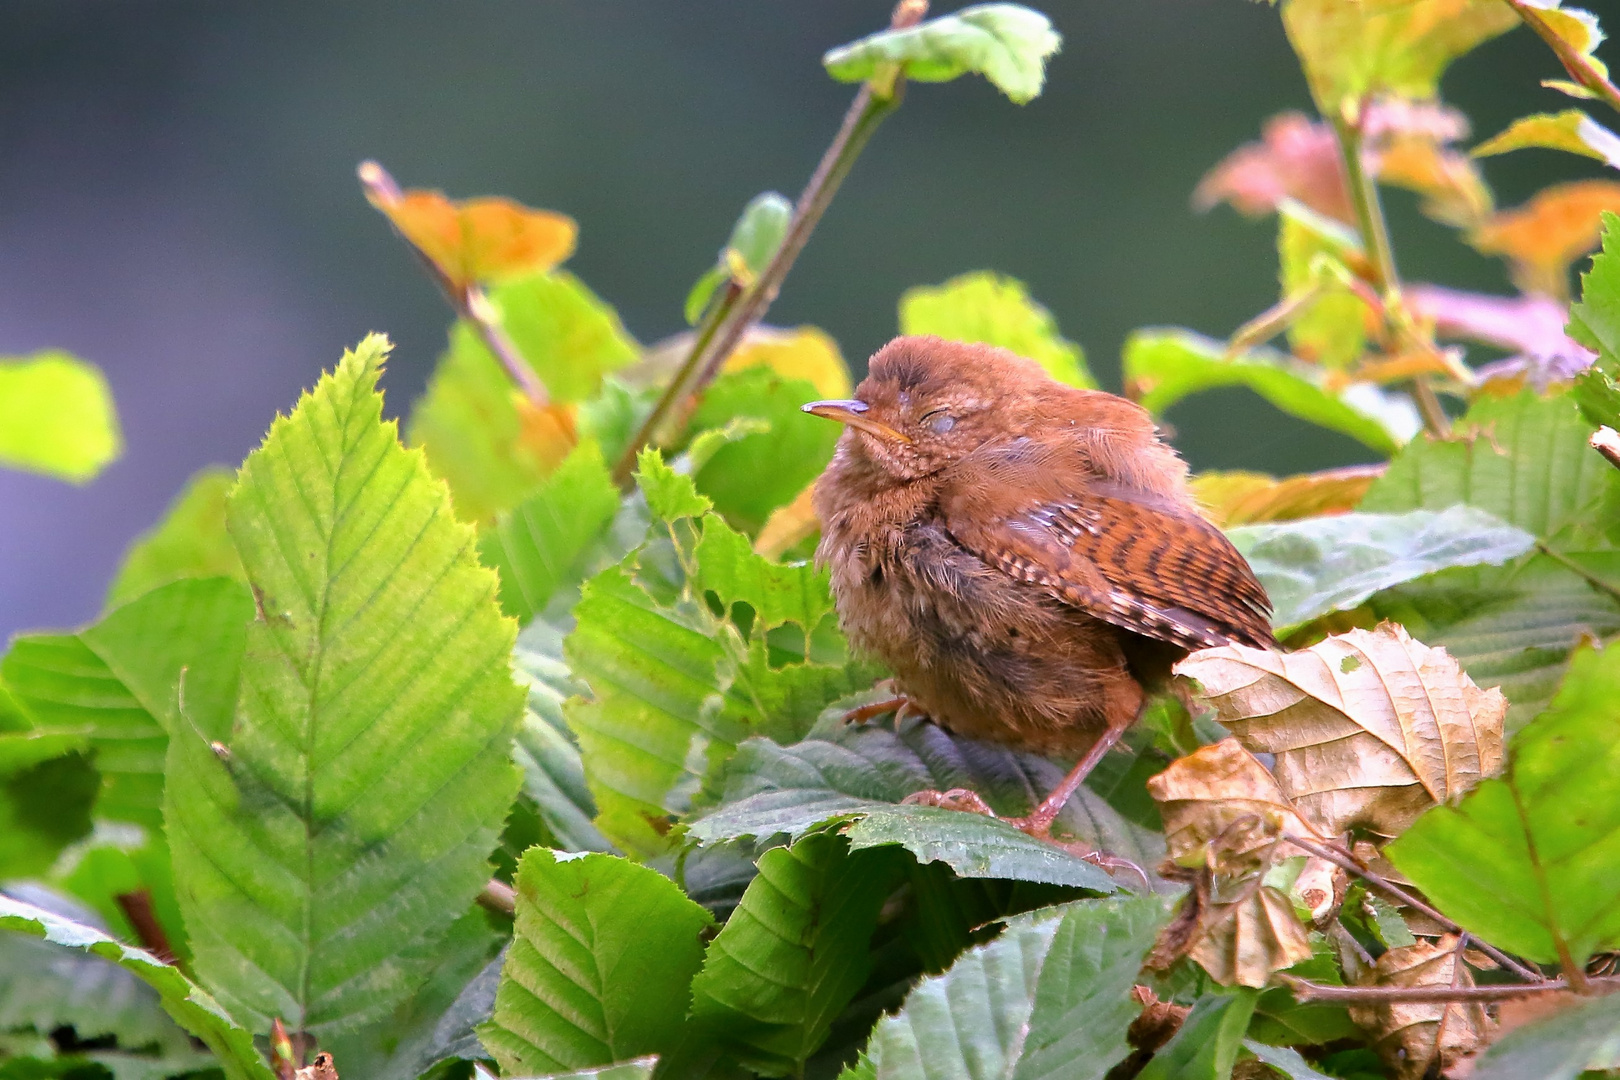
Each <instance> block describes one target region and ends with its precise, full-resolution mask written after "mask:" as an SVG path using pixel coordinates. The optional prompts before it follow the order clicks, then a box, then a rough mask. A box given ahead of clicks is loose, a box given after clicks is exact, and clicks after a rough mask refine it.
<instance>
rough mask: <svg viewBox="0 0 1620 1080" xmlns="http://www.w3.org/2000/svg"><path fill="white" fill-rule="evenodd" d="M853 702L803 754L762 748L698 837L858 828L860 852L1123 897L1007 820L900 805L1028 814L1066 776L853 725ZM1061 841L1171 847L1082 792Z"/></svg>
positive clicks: (1145, 861)
mask: <svg viewBox="0 0 1620 1080" xmlns="http://www.w3.org/2000/svg"><path fill="white" fill-rule="evenodd" d="M848 704H849V703H848V702H840V703H836V704H834V705H832V706H830V707H829V708H828V709H827V713H826V714H824V715H825V717H826V719H824V721H823V722H822V724H820V725H818V728H817V734H816V736H814V737H812V738H809V739H806V740H805V741H803V742H800V743H798V744H796V745H794V746H786V747H784V746H778V745H776V744H775V743H772V742H770V741H769V740H766V739H750V740H749V741H748V742H746V743H744V744H743V745H742V746H741V747H740V748H739V750H738V753H737V756H736V757H735V758H733V759H732V761H731V762H730V764H729V765H728V767H727V769H726V774H725V785H724V789H723V797H722V799H721V801H720V804H719V805H718V806H717V807H716V808H715V809H713V810H711V811H708V812H706V813H705V814H703V815H702V816H701V817H698V818H697V819H696V820H694V821H693V822H692V823H691V824H690V826H689V830H690V833H691V835H692V836H693V837H694V838H696V839H697V840H699V841H700V842H703V843H716V842H724V841H729V840H736V839H741V838H745V837H757V838H759V839H761V840H765V839H769V838H770V837H772V836H776V835H787V836H789V837H795V838H796V837H799V836H802V835H804V834H805V833H807V832H810V831H811V830H814V829H816V828H818V827H820V826H822V825H825V824H827V823H829V822H838V821H844V820H848V821H852V822H853V824H850V825H848V826H847V828H846V830H845V831H846V833H847V835H848V836H849V838H850V840H851V842H852V843H853V844H854V846H855V847H856V848H857V849H860V848H867V847H875V846H880V845H884V844H900V845H902V846H904V847H906V848H907V849H908V850H909V851H911V852H912V853H913V854H914V855H916V856H917V858H918V859H919V860H921V861H923V862H928V861H932V860H940V861H943V862H945V863H946V864H947V865H949V866H950V867H951V869H953V870H954V871H956V873H958V874H960V875H962V876H965V877H997V878H1012V879H1018V880H1024V881H1036V882H1047V883H1051V884H1059V885H1075V886H1079V887H1082V888H1088V889H1097V890H1100V891H1111V890H1113V889H1114V888H1116V887H1117V886H1115V885H1114V883H1113V882H1112V880H1111V879H1109V878H1108V876H1107V875H1106V874H1104V873H1102V872H1101V871H1100V870H1099V869H1098V868H1097V867H1096V866H1094V865H1092V864H1091V863H1088V862H1085V861H1084V860H1082V859H1079V858H1078V857H1076V856H1074V855H1072V854H1070V853H1069V852H1067V851H1065V850H1064V849H1062V848H1058V847H1055V846H1054V845H1051V844H1047V843H1043V842H1041V841H1037V840H1034V839H1033V838H1031V837H1029V836H1028V835H1027V834H1025V833H1022V832H1020V831H1018V830H1017V829H1015V828H1013V827H1012V826H1010V825H1008V824H1006V823H1005V822H1003V821H998V820H995V819H992V818H987V817H983V816H981V815H978V814H969V813H963V812H959V811H954V810H944V809H939V808H935V807H929V806H907V805H900V804H901V801H902V800H903V799H905V798H906V797H907V796H908V795H912V794H915V793H916V792H918V791H925V790H929V789H933V790H940V791H943V790H948V789H950V788H956V787H967V788H970V789H972V790H975V791H977V792H979V794H980V795H981V796H982V797H983V798H984V799H985V800H986V801H987V802H988V803H989V804H990V805H991V806H992V807H993V808H994V809H995V810H996V811H997V812H998V813H1001V814H1005V815H1012V814H1017V813H1023V812H1026V811H1027V810H1028V809H1029V808H1030V806H1031V804H1032V803H1033V802H1035V801H1036V800H1038V799H1039V798H1040V796H1041V795H1042V794H1043V793H1045V792H1046V791H1048V790H1050V788H1051V787H1053V786H1054V785H1055V784H1056V783H1057V781H1058V779H1060V778H1061V776H1062V770H1061V769H1060V768H1058V767H1057V766H1055V765H1053V764H1052V763H1050V762H1047V761H1045V760H1044V759H1042V758H1038V757H1035V756H1034V755H1023V754H1017V753H1014V752H1013V751H1011V750H1008V749H1006V748H1004V747H997V746H992V745H989V744H985V743H977V742H973V741H971V740H967V739H958V738H955V737H954V736H951V735H950V734H949V733H947V732H945V731H943V730H941V729H940V728H937V727H935V726H934V725H932V724H919V725H913V726H911V727H909V728H907V729H906V730H905V731H904V733H903V734H896V733H895V732H894V731H891V730H888V729H886V728H884V727H881V726H878V725H876V724H871V725H867V726H864V727H861V726H855V725H845V724H843V723H842V722H841V721H840V720H838V719H836V717H835V716H833V715H831V714H838V715H841V714H842V713H843V712H844V711H845V710H846V709H847V707H848ZM1057 829H1058V832H1059V833H1060V834H1061V833H1063V832H1065V831H1068V832H1069V833H1071V834H1072V835H1074V836H1075V837H1076V838H1077V839H1078V840H1079V841H1081V842H1082V843H1085V844H1089V845H1092V846H1093V847H1095V848H1098V849H1100V850H1103V851H1106V852H1108V853H1109V854H1111V855H1116V856H1121V857H1124V858H1128V859H1132V860H1133V861H1136V862H1137V863H1138V864H1139V865H1141V866H1143V867H1151V866H1154V865H1156V864H1157V863H1158V861H1159V859H1160V858H1161V857H1162V855H1163V847H1162V841H1161V840H1159V838H1157V837H1156V836H1155V835H1154V834H1152V833H1149V832H1148V831H1147V830H1145V829H1142V828H1140V827H1138V826H1133V825H1131V824H1129V823H1128V822H1126V821H1124V820H1123V819H1122V818H1120V817H1119V815H1118V814H1117V813H1116V812H1115V811H1114V810H1113V809H1112V808H1111V807H1109V806H1108V804H1107V803H1106V802H1104V801H1103V799H1102V798H1101V797H1100V796H1098V795H1096V794H1095V793H1093V792H1091V791H1090V790H1088V789H1081V791H1080V792H1078V793H1076V795H1075V796H1074V798H1072V799H1071V800H1070V801H1069V805H1068V806H1067V807H1065V809H1064V811H1063V813H1062V815H1061V816H1060V817H1059V818H1058V825H1057Z"/></svg>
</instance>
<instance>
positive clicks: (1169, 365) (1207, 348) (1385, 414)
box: [1124, 330, 1421, 454]
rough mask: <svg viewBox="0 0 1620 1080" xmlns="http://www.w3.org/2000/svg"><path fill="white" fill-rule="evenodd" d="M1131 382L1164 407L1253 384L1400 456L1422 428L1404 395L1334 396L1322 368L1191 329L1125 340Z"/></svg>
mask: <svg viewBox="0 0 1620 1080" xmlns="http://www.w3.org/2000/svg"><path fill="white" fill-rule="evenodd" d="M1124 374H1125V383H1126V385H1127V386H1133V387H1135V388H1136V391H1137V395H1138V396H1137V399H1136V400H1137V402H1138V403H1139V404H1140V405H1141V406H1142V407H1143V408H1145V409H1147V410H1148V411H1149V412H1152V413H1162V412H1163V411H1164V410H1165V409H1168V408H1169V407H1170V406H1171V405H1174V404H1175V403H1176V402H1178V401H1180V400H1181V399H1182V398H1184V397H1187V396H1189V395H1191V394H1197V393H1200V392H1202V391H1204V390H1213V389H1215V388H1217V387H1222V386H1247V387H1248V388H1249V389H1251V390H1253V391H1254V392H1255V393H1256V394H1259V395H1260V396H1261V397H1263V398H1265V399H1266V400H1267V401H1269V402H1271V404H1273V405H1275V406H1276V407H1277V408H1278V409H1279V410H1280V411H1282V412H1285V413H1287V414H1288V415H1289V416H1297V417H1299V418H1300V419H1301V420H1308V421H1310V422H1311V423H1313V424H1316V425H1317V426H1318V427H1325V428H1327V429H1329V430H1330V431H1337V432H1340V433H1341V434H1344V435H1348V436H1350V437H1351V438H1352V439H1355V440H1357V441H1358V442H1361V443H1363V444H1365V445H1366V446H1369V447H1371V448H1372V449H1374V450H1376V451H1378V452H1379V453H1381V454H1392V453H1394V452H1395V450H1396V449H1397V448H1398V447H1399V446H1400V445H1401V444H1402V443H1404V442H1406V441H1407V440H1408V439H1410V438H1411V437H1412V436H1413V435H1415V434H1416V433H1417V431H1418V429H1419V428H1420V427H1421V423H1420V422H1419V420H1418V417H1417V413H1416V411H1415V410H1414V409H1413V408H1412V406H1411V403H1410V402H1408V401H1406V400H1405V399H1404V398H1397V397H1391V396H1387V395H1385V394H1384V393H1383V392H1382V391H1380V390H1379V389H1378V388H1377V387H1375V386H1373V385H1371V384H1370V383H1361V384H1357V386H1356V387H1355V388H1354V393H1353V394H1351V393H1341V394H1334V393H1332V392H1330V391H1329V390H1327V389H1326V388H1325V387H1324V386H1323V385H1322V384H1321V379H1322V374H1323V373H1322V372H1321V371H1320V370H1319V369H1316V368H1313V367H1311V366H1309V365H1306V364H1301V363H1297V362H1294V361H1290V360H1289V359H1288V358H1286V357H1282V356H1278V355H1276V354H1274V353H1270V352H1267V351H1264V350H1255V351H1251V352H1249V353H1245V354H1244V355H1242V356H1239V357H1234V358H1232V359H1227V358H1226V357H1225V354H1224V348H1223V346H1222V345H1221V344H1220V342H1217V341H1211V340H1210V339H1208V338H1205V337H1201V336H1199V335H1197V334H1193V333H1189V332H1187V331H1185V330H1139V331H1137V332H1136V333H1134V334H1132V335H1131V336H1130V338H1129V339H1127V341H1126V342H1125V361H1124Z"/></svg>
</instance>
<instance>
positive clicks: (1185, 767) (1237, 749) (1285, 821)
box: [1147, 649, 1318, 872]
mask: <svg viewBox="0 0 1620 1080" xmlns="http://www.w3.org/2000/svg"><path fill="white" fill-rule="evenodd" d="M1206 651H1217V650H1206ZM1251 651H1254V652H1258V651H1259V650H1257V649H1256V650H1251ZM1197 655H1202V654H1201V653H1200V654H1197ZM1147 789H1148V794H1150V795H1152V796H1153V798H1154V800H1155V801H1156V802H1158V804H1159V813H1160V815H1161V816H1162V817H1163V818H1164V834H1165V840H1166V842H1167V843H1168V845H1169V849H1170V857H1171V858H1172V859H1174V860H1175V861H1176V862H1178V863H1181V864H1182V865H1183V866H1192V867H1200V866H1206V865H1210V864H1211V861H1212V859H1213V860H1214V861H1216V862H1218V863H1219V864H1220V865H1219V869H1221V870H1222V871H1224V872H1233V871H1235V870H1237V869H1238V868H1240V867H1241V865H1242V863H1243V862H1244V860H1245V859H1248V860H1249V861H1250V862H1251V863H1252V866H1251V869H1264V866H1265V865H1267V864H1269V862H1270V856H1269V854H1268V851H1269V849H1270V848H1271V847H1273V846H1274V843H1275V840H1276V838H1277V836H1278V835H1279V834H1280V833H1284V832H1287V833H1294V834H1295V835H1300V836H1318V834H1317V833H1316V831H1315V830H1314V829H1312V828H1311V826H1310V825H1309V824H1308V823H1307V822H1306V821H1304V820H1303V819H1302V818H1301V817H1300V815H1299V814H1298V813H1297V812H1296V810H1295V809H1294V806H1293V804H1292V803H1291V802H1290V801H1289V798H1288V796H1287V795H1286V794H1285V793H1284V792H1283V790H1282V788H1281V787H1280V786H1279V785H1278V783H1277V779H1276V778H1275V777H1274V776H1272V775H1271V773H1270V772H1268V771H1267V770H1266V767H1265V766H1264V765H1262V764H1260V762H1259V760H1258V759H1256V758H1255V756H1254V755H1253V754H1251V753H1249V751H1247V750H1245V749H1244V748H1243V746H1242V745H1241V744H1240V743H1239V742H1238V741H1237V740H1236V739H1222V740H1221V741H1220V742H1218V743H1215V744H1213V745H1211V746H1203V747H1199V748H1198V749H1197V750H1195V751H1193V752H1192V753H1191V754H1188V755H1187V756H1186V757H1184V758H1179V759H1177V760H1176V761H1174V762H1171V764H1170V767H1169V768H1168V769H1165V770H1164V771H1163V772H1161V773H1159V774H1158V775H1157V776H1153V777H1150V778H1149V779H1148V781H1147ZM1212 849H1213V850H1212ZM1290 853H1292V852H1291V851H1290Z"/></svg>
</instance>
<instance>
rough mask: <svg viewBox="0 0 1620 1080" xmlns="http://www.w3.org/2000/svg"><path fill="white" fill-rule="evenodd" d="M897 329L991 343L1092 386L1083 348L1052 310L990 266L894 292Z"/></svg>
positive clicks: (1059, 376) (1072, 382)
mask: <svg viewBox="0 0 1620 1080" xmlns="http://www.w3.org/2000/svg"><path fill="white" fill-rule="evenodd" d="M900 332H901V333H902V334H934V335H936V336H938V337H942V338H950V339H951V340H953V341H968V342H979V343H983V344H985V345H995V346H997V347H999V348H1002V349H1009V350H1011V351H1012V352H1015V353H1017V354H1018V355H1019V356H1024V357H1028V358H1029V359H1031V360H1033V361H1035V362H1036V363H1037V364H1039V365H1041V367H1043V368H1044V369H1046V373H1047V374H1048V375H1050V376H1052V378H1054V379H1056V380H1057V381H1058V382H1062V383H1068V384H1069V385H1070V386H1083V387H1087V388H1089V389H1096V387H1097V383H1096V380H1095V379H1093V378H1092V377H1091V372H1090V370H1089V369H1087V367H1086V358H1085V354H1084V353H1082V352H1081V351H1080V346H1078V345H1076V344H1075V343H1074V342H1072V341H1069V340H1067V339H1066V338H1064V337H1063V335H1062V334H1060V333H1059V332H1058V326H1057V320H1056V319H1054V318H1052V313H1051V312H1050V311H1047V310H1046V308H1044V307H1042V306H1041V305H1040V304H1038V303H1036V302H1035V301H1034V299H1032V298H1031V297H1030V295H1029V290H1028V289H1026V288H1025V287H1024V283H1023V282H1021V281H1017V280H1015V279H1013V278H1010V277H1004V276H1002V275H1001V274H997V273H994V272H993V271H989V270H981V271H978V272H977V273H972V274H963V275H961V276H960V277H954V278H952V279H951V280H949V281H947V282H945V283H944V284H943V285H939V286H933V287H930V286H922V285H919V286H916V287H914V288H910V289H907V290H906V292H905V294H904V295H903V296H901V297H900Z"/></svg>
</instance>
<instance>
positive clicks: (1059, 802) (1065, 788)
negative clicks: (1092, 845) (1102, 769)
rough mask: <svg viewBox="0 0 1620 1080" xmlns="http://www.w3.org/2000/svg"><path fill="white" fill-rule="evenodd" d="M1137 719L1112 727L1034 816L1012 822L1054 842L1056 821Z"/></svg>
mask: <svg viewBox="0 0 1620 1080" xmlns="http://www.w3.org/2000/svg"><path fill="white" fill-rule="evenodd" d="M1135 720H1136V717H1135V716H1131V717H1130V718H1129V719H1127V720H1126V721H1125V723H1123V724H1118V723H1116V724H1110V725H1108V727H1107V728H1106V729H1105V730H1104V731H1103V733H1102V736H1101V737H1100V738H1098V740H1097V741H1096V742H1094V743H1092V744H1091V749H1089V750H1087V751H1086V754H1085V756H1084V757H1082V758H1081V759H1080V760H1079V761H1077V762H1075V763H1074V768H1072V769H1070V770H1069V775H1068V776H1065V777H1064V778H1063V782H1062V783H1060V784H1058V786H1057V787H1055V788H1053V789H1052V792H1051V794H1049V795H1047V796H1046V798H1044V799H1042V800H1041V804H1040V805H1039V806H1037V807H1036V808H1035V810H1034V812H1033V813H1031V814H1030V815H1029V816H1028V817H1026V818H1009V819H1008V823H1009V824H1012V825H1016V826H1017V827H1018V828H1020V829H1022V830H1023V831H1024V832H1027V833H1029V835H1031V836H1033V837H1035V838H1037V839H1040V840H1050V839H1051V838H1052V822H1053V821H1055V820H1057V816H1058V814H1059V813H1060V812H1061V811H1062V810H1063V807H1064V806H1065V805H1066V804H1067V803H1068V801H1069V799H1070V798H1071V797H1073V795H1074V793H1075V792H1076V791H1078V790H1080V785H1081V784H1083V783H1085V781H1086V777H1087V776H1088V775H1089V774H1090V773H1091V770H1092V769H1094V768H1096V767H1097V762H1099V761H1101V760H1102V759H1103V755H1104V754H1106V753H1108V751H1109V750H1112V749H1113V747H1114V744H1115V743H1117V742H1119V737H1120V736H1121V735H1123V734H1125V729H1126V728H1128V727H1130V726H1131V724H1132V723H1133V722H1134V721H1135Z"/></svg>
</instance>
